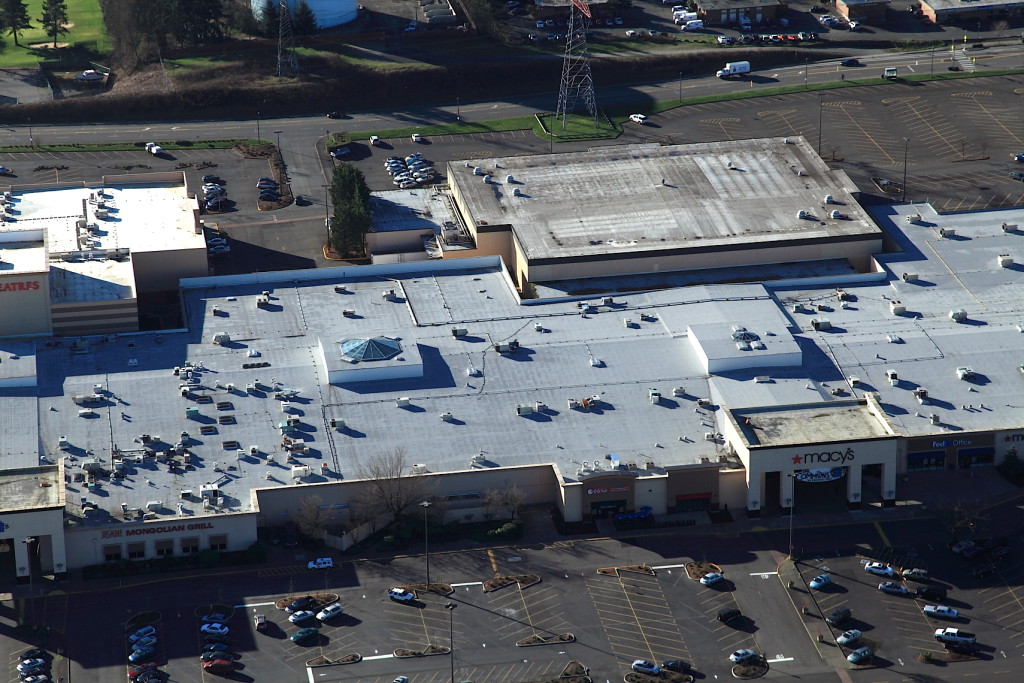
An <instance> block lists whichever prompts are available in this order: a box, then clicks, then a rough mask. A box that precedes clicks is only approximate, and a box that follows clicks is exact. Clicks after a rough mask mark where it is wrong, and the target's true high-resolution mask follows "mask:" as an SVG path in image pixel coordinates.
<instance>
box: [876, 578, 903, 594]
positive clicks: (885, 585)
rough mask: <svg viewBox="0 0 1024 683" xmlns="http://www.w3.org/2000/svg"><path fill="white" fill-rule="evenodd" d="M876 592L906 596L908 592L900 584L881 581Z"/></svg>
mask: <svg viewBox="0 0 1024 683" xmlns="http://www.w3.org/2000/svg"><path fill="white" fill-rule="evenodd" d="M878 590H880V591H882V592H883V593H888V594H889V595H906V594H907V593H909V592H910V591H908V590H907V587H906V586H904V585H903V584H902V583H896V582H895V581H883V582H882V583H880V584H878Z"/></svg>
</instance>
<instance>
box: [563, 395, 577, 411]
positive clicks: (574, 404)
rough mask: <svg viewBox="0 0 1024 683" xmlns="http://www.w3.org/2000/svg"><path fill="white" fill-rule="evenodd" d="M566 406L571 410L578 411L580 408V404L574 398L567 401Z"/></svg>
mask: <svg viewBox="0 0 1024 683" xmlns="http://www.w3.org/2000/svg"><path fill="white" fill-rule="evenodd" d="M565 405H566V407H567V408H568V409H569V410H576V409H577V408H579V407H580V402H579V401H577V400H576V399H574V398H570V399H566V401H565Z"/></svg>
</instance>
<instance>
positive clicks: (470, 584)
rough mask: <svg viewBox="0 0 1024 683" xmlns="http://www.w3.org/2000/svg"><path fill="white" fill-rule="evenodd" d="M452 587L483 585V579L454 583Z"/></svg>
mask: <svg viewBox="0 0 1024 683" xmlns="http://www.w3.org/2000/svg"><path fill="white" fill-rule="evenodd" d="M450 585H451V587H452V588H462V587H463V586H482V585H484V582H483V581H469V582H468V583H453V584H450Z"/></svg>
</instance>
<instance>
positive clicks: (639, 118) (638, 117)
mask: <svg viewBox="0 0 1024 683" xmlns="http://www.w3.org/2000/svg"><path fill="white" fill-rule="evenodd" d="M629 120H630V121H632V122H633V123H639V124H640V125H643V124H645V123H647V117H646V116H644V115H643V114H630V115H629Z"/></svg>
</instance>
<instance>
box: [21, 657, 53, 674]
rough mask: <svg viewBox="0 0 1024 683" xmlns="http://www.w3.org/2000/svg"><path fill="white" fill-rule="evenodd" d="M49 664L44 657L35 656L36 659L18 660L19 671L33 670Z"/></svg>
mask: <svg viewBox="0 0 1024 683" xmlns="http://www.w3.org/2000/svg"><path fill="white" fill-rule="evenodd" d="M46 666H49V664H48V663H47V661H46V660H45V659H43V658H42V657H35V658H34V659H23V660H21V661H20V662H18V673H21V672H23V671H31V670H33V669H39V668H44V667H46Z"/></svg>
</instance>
